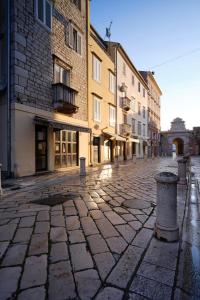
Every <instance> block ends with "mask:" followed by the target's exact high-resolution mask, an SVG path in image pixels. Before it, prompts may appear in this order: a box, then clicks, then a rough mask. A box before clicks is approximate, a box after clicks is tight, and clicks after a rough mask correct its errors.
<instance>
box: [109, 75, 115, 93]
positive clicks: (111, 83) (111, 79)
mask: <svg viewBox="0 0 200 300" xmlns="http://www.w3.org/2000/svg"><path fill="white" fill-rule="evenodd" d="M109 90H110V92H111V93H113V94H114V93H115V75H114V74H113V73H112V72H110V71H109Z"/></svg>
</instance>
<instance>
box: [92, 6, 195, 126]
mask: <svg viewBox="0 0 200 300" xmlns="http://www.w3.org/2000/svg"><path fill="white" fill-rule="evenodd" d="M90 6H91V22H92V24H93V25H94V27H95V28H96V29H97V31H98V32H99V33H100V34H101V36H102V37H103V38H104V37H105V28H106V27H107V26H108V25H109V24H110V21H112V22H113V24H112V28H111V32H112V37H111V40H113V41H117V42H120V43H121V44H122V45H123V47H124V49H125V50H126V52H127V53H128V55H129V56H130V58H131V59H132V61H133V63H134V64H135V66H136V67H137V68H138V69H139V70H154V71H155V78H156V80H157V82H158V84H159V85H160V87H161V90H162V92H163V96H162V98H161V99H162V100H161V101H162V102H161V105H162V109H161V127H162V130H167V129H169V127H170V122H171V121H172V119H174V118H176V117H181V118H183V119H184V120H185V121H186V127H187V128H188V129H191V128H192V127H193V126H200V0H123V1H120V0H92V1H91V2H90ZM179 56H181V58H180V59H174V58H176V57H179ZM171 59H174V60H173V61H170V62H168V63H165V64H163V65H161V66H158V67H156V66H157V65H159V64H162V63H164V62H166V61H169V60H171Z"/></svg>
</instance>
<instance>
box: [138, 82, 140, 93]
mask: <svg viewBox="0 0 200 300" xmlns="http://www.w3.org/2000/svg"><path fill="white" fill-rule="evenodd" d="M140 88H141V87H140V82H138V92H139V93H140Z"/></svg>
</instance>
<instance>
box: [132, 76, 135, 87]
mask: <svg viewBox="0 0 200 300" xmlns="http://www.w3.org/2000/svg"><path fill="white" fill-rule="evenodd" d="M134 84H135V78H134V76H133V75H132V85H134Z"/></svg>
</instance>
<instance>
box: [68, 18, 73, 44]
mask: <svg viewBox="0 0 200 300" xmlns="http://www.w3.org/2000/svg"><path fill="white" fill-rule="evenodd" d="M68 29H69V46H70V47H71V48H73V45H74V38H73V26H72V24H71V23H70V22H69V25H68Z"/></svg>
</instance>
